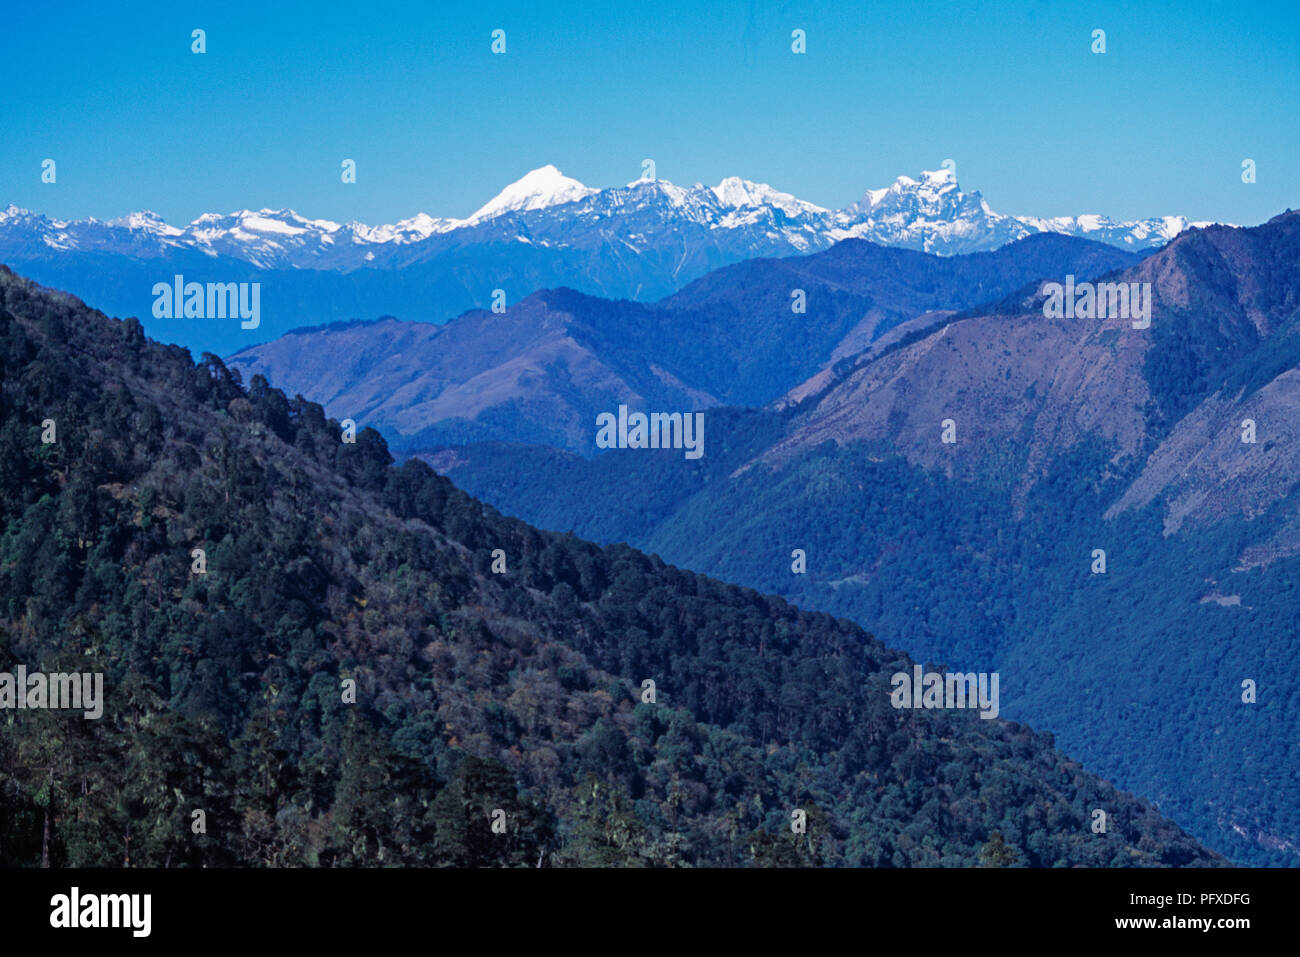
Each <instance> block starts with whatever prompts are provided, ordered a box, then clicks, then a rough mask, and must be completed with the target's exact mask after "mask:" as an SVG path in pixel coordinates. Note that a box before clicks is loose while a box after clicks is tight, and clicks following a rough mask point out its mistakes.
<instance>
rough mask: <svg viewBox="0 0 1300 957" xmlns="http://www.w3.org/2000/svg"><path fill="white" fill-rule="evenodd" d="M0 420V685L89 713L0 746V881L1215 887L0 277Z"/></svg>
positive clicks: (984, 723) (847, 645)
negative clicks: (207, 870)
mask: <svg viewBox="0 0 1300 957" xmlns="http://www.w3.org/2000/svg"><path fill="white" fill-rule="evenodd" d="M47 420H51V421H47ZM0 421H2V423H3V424H2V425H0V491H2V492H3V496H2V497H0V517H2V519H3V533H2V534H0V669H4V670H6V671H13V670H14V669H15V668H16V667H17V666H18V665H24V666H26V667H27V668H28V669H29V670H32V671H35V670H38V669H39V670H45V671H55V670H62V671H88V672H90V671H98V672H103V674H104V679H105V688H106V697H107V700H106V703H105V707H104V713H103V717H102V718H100V719H98V720H88V719H84V718H82V717H81V716H80V715H74V714H69V713H67V712H60V711H33V710H23V711H17V710H9V711H5V712H3V713H0V721H3V731H4V733H3V734H0V863H3V864H7V865H34V864H39V863H42V862H48V863H50V864H54V865H71V866H89V865H105V866H118V865H125V864H128V863H129V864H130V865H132V866H141V865H144V866H164V865H170V866H179V865H191V866H197V865H221V864H243V865H298V864H306V865H408V864H454V865H488V864H492V865H497V864H505V865H521V866H537V865H542V866H561V865H575V864H586V865H673V864H696V865H700V864H712V865H769V864H830V865H835V864H867V865H899V866H902V865H927V864H933V865H974V864H979V863H983V864H995V865H997V864H1008V863H1016V862H1019V863H1025V864H1033V865H1043V866H1055V865H1071V864H1093V865H1131V864H1136V865H1160V864H1165V865H1185V864H1187V865H1198V864H1217V863H1222V859H1221V858H1218V857H1217V856H1216V855H1214V854H1212V853H1209V852H1207V851H1205V850H1204V849H1203V848H1201V847H1200V846H1199V845H1197V844H1196V842H1194V841H1193V840H1191V839H1190V838H1189V837H1187V836H1186V835H1185V834H1183V832H1182V831H1181V830H1180V829H1179V828H1178V827H1177V826H1175V825H1173V824H1172V823H1170V822H1169V821H1168V820H1166V819H1165V818H1163V817H1161V816H1160V815H1159V814H1158V813H1157V812H1156V811H1155V810H1154V809H1153V808H1152V806H1151V805H1150V804H1149V803H1148V802H1146V801H1144V800H1139V799H1135V798H1133V797H1131V796H1129V795H1126V794H1123V793H1120V792H1118V791H1117V790H1115V789H1114V788H1113V787H1111V786H1110V785H1109V784H1107V783H1105V782H1104V781H1102V780H1100V779H1099V778H1097V777H1095V776H1094V775H1092V774H1090V773H1088V772H1086V771H1084V770H1083V769H1082V767H1080V765H1079V764H1078V763H1076V762H1074V761H1072V760H1070V759H1069V758H1067V757H1066V756H1065V755H1063V754H1061V753H1060V752H1058V751H1056V750H1055V749H1054V747H1053V744H1052V739H1051V736H1050V735H1047V734H1042V733H1035V732H1033V731H1031V730H1030V729H1029V728H1027V727H1024V726H1022V725H1018V724H1015V723H1011V722H1007V721H1004V720H984V719H981V718H980V717H979V716H978V714H977V712H975V711H973V710H896V709H894V708H893V707H891V704H890V700H889V688H890V683H889V676H890V675H891V674H892V673H893V672H895V671H899V670H905V669H908V668H910V666H911V662H910V661H909V659H907V658H906V657H905V656H903V655H902V654H900V653H898V652H895V651H891V650H889V649H887V648H886V647H885V646H884V645H883V644H881V643H880V642H879V641H877V640H876V639H874V638H872V637H871V636H869V635H867V634H866V633H864V632H863V631H862V630H861V629H859V628H858V627H856V626H854V625H852V624H850V623H848V622H846V621H842V620H835V619H833V618H831V617H829V616H827V615H825V614H810V613H806V612H801V611H798V610H797V609H795V608H793V607H791V606H790V605H788V604H787V603H786V602H785V601H783V600H782V599H779V598H769V597H765V596H763V595H760V594H758V593H756V592H753V591H750V590H747V589H744V588H739V587H734V586H731V585H725V584H722V583H720V582H718V581H715V580H712V579H709V578H706V577H704V576H701V575H697V574H693V573H690V572H685V571H681V570H678V569H675V568H672V567H669V566H666V565H664V564H663V563H662V562H661V561H659V560H658V559H655V558H650V557H646V556H644V555H642V554H639V553H637V552H635V551H633V550H632V549H630V548H627V547H619V546H615V547H609V548H600V547H598V546H595V545H592V544H588V543H585V542H582V541H579V540H577V539H575V538H572V537H567V536H561V535H555V534H549V533H544V532H539V531H537V530H535V529H533V528H530V527H529V526H527V525H525V524H524V523H522V522H520V521H517V520H512V519H506V518H503V517H501V516H500V515H499V514H498V513H497V512H496V511H494V510H493V509H492V508H490V507H487V506H485V505H482V504H481V503H479V502H477V501H476V500H474V499H472V498H470V497H469V496H468V495H466V494H464V493H463V492H461V491H459V490H458V489H456V488H455V487H454V486H452V485H451V483H450V482H449V481H448V480H446V479H445V478H442V477H440V476H438V475H437V474H435V473H434V472H433V471H432V470H431V469H430V468H429V467H428V466H426V465H424V464H423V463H420V462H415V461H412V462H407V463H405V464H404V465H403V466H401V467H400V468H393V467H392V466H391V456H390V455H389V453H388V450H387V448H386V447H385V444H384V442H383V440H382V439H381V438H380V437H379V436H378V434H377V433H375V432H373V431H371V430H368V429H364V430H362V431H361V432H360V433H359V434H357V435H356V441H355V443H345V442H343V441H341V439H340V436H341V426H340V423H338V422H335V421H331V420H327V419H326V418H325V416H324V414H323V412H322V410H321V409H320V407H319V406H317V405H314V404H312V403H310V402H306V401H303V400H301V399H293V400H290V399H287V398H286V397H285V396H284V395H283V394H282V393H280V392H279V391H277V390H275V389H273V388H270V387H269V386H268V384H267V383H266V382H265V381H264V380H263V379H261V378H254V379H253V380H252V381H251V382H250V383H249V386H248V388H244V387H243V386H242V385H241V383H240V382H239V379H238V377H237V376H236V375H234V374H232V373H231V372H230V371H229V370H227V369H226V367H225V366H224V365H223V364H222V363H221V362H220V361H219V360H218V359H216V358H215V357H211V356H209V357H206V358H205V359H204V361H202V362H201V363H199V364H198V365H197V366H195V364H194V363H193V361H192V360H191V358H190V356H189V354H188V353H187V352H186V351H185V350H182V349H180V348H177V347H169V346H161V345H158V344H157V343H154V342H152V341H150V340H147V339H146V338H145V337H144V336H143V334H142V330H141V327H140V325H139V323H138V322H136V321H134V320H127V321H117V320H112V319H108V318H106V317H104V316H103V315H102V314H99V313H97V312H93V311H91V310H89V309H87V308H86V307H84V306H83V305H82V304H81V303H80V302H79V301H77V300H75V299H73V298H71V297H68V296H64V295H62V294H58V293H52V292H49V291H45V290H42V289H40V288H38V287H35V286H33V285H32V284H30V283H28V282H27V281H25V280H22V279H20V278H18V277H15V276H14V275H13V274H12V273H10V272H9V271H8V270H3V269H0ZM51 427H52V428H53V429H54V435H53V436H50V435H49V429H50V428H51ZM43 435H44V436H49V437H52V438H54V439H55V440H54V441H52V442H48V443H47V442H44V441H43V440H42V439H43ZM198 548H201V549H203V550H204V552H205V558H206V568H205V569H204V570H203V571H202V573H196V572H195V564H194V563H195V557H194V554H193V552H194V549H198ZM497 549H499V550H501V553H503V557H504V561H505V563H506V568H505V570H504V572H502V573H496V572H494V571H493V565H494V561H495V559H494V555H493V552H494V550H497ZM647 680H652V681H654V682H655V688H656V700H655V701H654V702H653V703H650V702H648V701H644V700H642V698H643V692H642V688H643V682H645V681H647ZM348 681H355V703H350V702H348V701H346V700H345V699H346V698H347V695H348V685H347V684H346V682H348ZM796 808H798V809H802V810H804V811H805V812H806V814H807V820H808V827H807V832H806V833H805V834H802V835H796V834H793V833H792V832H791V828H790V821H791V811H792V810H793V809H796ZM1096 809H1102V810H1105V811H1106V813H1107V816H1108V828H1107V830H1106V832H1105V833H1104V834H1099V833H1094V832H1093V831H1092V829H1091V827H1090V824H1091V822H1092V820H1093V812H1094V811H1095V810H1096ZM198 810H201V811H203V812H204V820H205V822H206V823H205V832H204V833H196V832H195V824H194V821H195V814H194V812H195V811H198ZM497 810H501V811H504V814H505V816H504V818H503V820H504V821H505V822H506V828H505V833H500V834H498V833H493V831H492V829H491V822H492V819H493V812H495V811H497Z"/></svg>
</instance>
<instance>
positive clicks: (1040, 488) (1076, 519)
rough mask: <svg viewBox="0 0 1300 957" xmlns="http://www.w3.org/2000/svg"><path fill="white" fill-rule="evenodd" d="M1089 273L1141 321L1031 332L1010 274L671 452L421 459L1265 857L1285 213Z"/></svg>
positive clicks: (1292, 296)
mask: <svg viewBox="0 0 1300 957" xmlns="http://www.w3.org/2000/svg"><path fill="white" fill-rule="evenodd" d="M1012 248H1014V247H1012ZM826 255H829V254H826ZM1064 278H1065V277H1064V275H1058V276H1057V277H1056V278H1055V281H1057V282H1061V281H1063V280H1064ZM1104 280H1105V281H1107V282H1124V283H1139V284H1141V283H1150V290H1151V297H1152V308H1151V316H1150V327H1149V328H1147V329H1137V328H1134V327H1133V322H1132V321H1131V320H1129V319H1121V318H1114V317H1109V318H1087V317H1084V316H1080V315H1077V314H1076V315H1075V316H1074V317H1068V318H1067V317H1062V318H1047V317H1046V316H1045V310H1044V305H1045V298H1046V297H1045V295H1044V291H1043V289H1042V288H1041V287H1042V284H1041V283H1035V284H1033V285H1031V286H1029V287H1027V288H1024V289H1021V290H1018V291H1017V292H1016V293H1015V294H1013V295H1010V296H1008V297H1006V298H1005V299H1003V300H1001V301H1000V302H998V303H996V304H994V305H991V306H985V307H981V308H977V309H972V310H969V311H967V312H964V313H958V314H956V315H939V316H937V317H935V316H932V317H930V319H929V320H927V321H925V322H921V323H916V322H914V323H909V324H905V325H903V326H900V327H898V329H897V331H896V333H895V334H894V335H892V336H890V337H882V338H881V339H880V340H878V341H877V342H876V343H875V344H874V345H873V346H872V347H871V348H869V349H866V350H863V351H861V352H859V353H858V354H856V355H850V356H845V357H843V358H842V359H839V360H837V361H836V362H833V363H831V364H830V365H828V366H827V367H826V368H825V369H823V370H821V371H820V372H819V373H817V374H816V375H815V376H812V377H810V379H809V381H807V382H805V383H803V384H801V385H800V386H799V387H797V388H795V389H792V390H791V391H790V393H789V394H788V395H787V396H786V397H784V398H783V399H781V400H779V401H777V402H774V403H771V404H769V405H768V406H767V407H765V408H763V409H750V410H742V409H723V408H719V409H712V410H710V411H709V412H707V413H706V423H707V434H708V436H709V438H708V442H709V443H710V444H709V445H708V450H707V451H706V454H705V455H704V457H703V458H701V459H700V460H698V461H696V462H688V461H684V460H682V457H681V456H680V455H673V454H671V453H658V452H652V451H641V450H637V451H632V450H628V451H622V452H617V451H615V452H608V453H602V454H599V455H596V456H595V457H594V458H584V457H582V456H579V455H574V454H572V453H570V452H567V451H563V450H557V449H554V448H540V447H526V446H521V445H506V444H500V443H497V444H482V445H474V446H465V445H462V446H459V447H456V448H449V449H443V450H440V451H438V452H436V453H431V454H429V455H428V456H426V457H427V458H428V460H429V461H431V462H433V463H434V464H435V465H436V466H438V467H439V468H440V469H442V470H445V471H446V472H447V474H449V475H450V476H452V477H453V478H454V480H455V481H456V482H457V483H458V484H461V485H463V486H464V487H466V488H467V489H469V490H470V491H471V492H472V493H473V494H476V495H479V496H481V497H483V498H485V499H486V500H488V501H490V502H492V503H493V504H494V505H496V506H497V507H498V508H501V509H503V510H505V511H507V512H509V513H511V514H515V515H519V516H520V517H523V518H525V519H526V520H528V521H531V522H533V523H534V524H537V525H540V526H542V527H547V528H555V529H560V530H570V529H571V530H573V531H574V532H576V533H577V534H580V535H583V536H585V537H588V538H594V539H596V540H600V541H627V542H629V543H631V544H633V545H635V546H636V547H639V548H643V549H646V550H648V551H652V552H654V553H656V554H659V555H662V556H663V557H664V558H665V559H666V560H668V561H672V562H675V563H679V564H681V565H683V566H685V567H689V568H692V569H694V570H696V571H701V572H704V573H708V574H715V575H719V576H721V577H724V578H726V579H728V580H733V581H737V582H742V583H744V584H747V585H750V586H753V587H760V588H764V589H767V590H770V591H775V592H778V593H780V594H783V595H785V596H786V597H789V598H791V599H794V600H798V601H799V602H801V603H803V604H807V605H810V606H813V607H818V608H822V609H826V610H828V611H832V612H835V613H837V614H843V615H847V616H850V617H852V618H854V619H855V620H857V621H858V622H860V623H862V624H863V625H864V626H867V627H869V628H872V629H875V630H877V631H879V632H881V633H887V634H890V635H895V636H897V640H898V641H899V642H900V644H902V645H903V646H904V647H906V648H908V649H909V651H911V652H912V653H913V654H916V655H919V656H921V657H925V656H934V657H936V658H938V659H942V660H950V661H957V662H972V661H987V660H990V658H991V660H993V661H994V662H995V663H996V664H997V667H999V668H1001V669H1002V670H1003V674H1004V680H1008V679H1007V678H1006V677H1005V676H1007V675H1015V676H1016V677H1015V679H1014V687H1015V689H1016V690H1015V691H1014V692H1012V693H1011V694H1010V695H1009V697H1008V702H1009V703H1008V708H1009V709H1010V710H1011V712H1012V713H1014V714H1016V715H1018V716H1021V717H1023V718H1025V719H1026V720H1031V721H1033V722H1035V723H1038V724H1041V725H1043V726H1044V727H1048V728H1051V729H1052V730H1053V731H1054V732H1055V733H1056V734H1057V735H1058V738H1059V740H1060V741H1062V743H1063V744H1064V745H1065V746H1066V747H1067V748H1069V749H1072V750H1074V751H1077V752H1078V753H1079V754H1080V755H1082V756H1083V757H1084V758H1085V759H1086V760H1087V761H1088V762H1089V763H1090V764H1092V765H1095V766H1097V767H1099V768H1101V769H1103V771H1104V773H1106V774H1108V775H1112V776H1114V777H1115V779H1116V780H1118V781H1120V782H1121V783H1122V784H1123V785H1124V786H1126V787H1132V788H1134V789H1136V790H1138V791H1140V792H1141V793H1144V794H1148V795H1150V796H1151V797H1152V798H1153V799H1155V800H1156V801H1157V802H1158V803H1159V805H1160V807H1161V808H1162V810H1164V811H1165V812H1166V813H1169V814H1171V815H1173V816H1174V817H1175V819H1177V820H1179V821H1181V822H1183V823H1184V824H1185V826H1187V827H1188V828H1189V829H1190V830H1192V832H1193V833H1194V834H1196V835H1197V836H1198V837H1199V838H1200V839H1201V840H1204V841H1205V842H1206V843H1208V844H1209V845H1210V846H1213V847H1215V848H1217V849H1219V850H1222V851H1224V852H1225V853H1228V854H1229V855H1230V856H1233V857H1235V858H1236V859H1238V860H1241V861H1249V862H1254V863H1270V864H1277V865H1290V866H1294V865H1297V864H1300V810H1298V809H1297V805H1296V803H1295V801H1294V800H1292V799H1291V797H1290V796H1289V795H1290V784H1289V782H1293V781H1295V780H1297V778H1298V777H1300V749H1297V743H1296V742H1297V739H1296V736H1295V728H1294V715H1295V709H1296V707H1297V703H1298V702H1300V679H1298V678H1297V674H1296V670H1295V662H1296V660H1297V659H1298V658H1300V632H1298V631H1297V626H1296V622H1297V620H1300V616H1298V614H1297V612H1298V611H1300V588H1298V586H1297V582H1300V485H1298V484H1297V476H1300V425H1298V424H1297V423H1300V213H1288V214H1285V215H1282V216H1278V217H1276V218H1275V219H1273V220H1272V221H1270V222H1269V223H1267V224H1265V225H1263V226H1259V227H1256V228H1252V229H1233V228H1227V227H1212V228H1209V229H1204V230H1196V231H1193V232H1191V233H1188V234H1187V235H1184V236H1180V237H1178V238H1177V239H1176V240H1174V241H1173V242H1172V243H1170V244H1169V245H1168V246H1167V247H1165V248H1164V249H1162V250H1160V251H1158V252H1155V253H1153V254H1151V255H1150V256H1148V257H1147V258H1145V259H1143V260H1142V261H1141V262H1139V263H1137V264H1135V265H1132V266H1130V267H1128V268H1126V269H1124V270H1121V271H1118V272H1115V273H1111V274H1109V275H1107V276H1106V277H1104ZM1100 281H1101V280H1099V282H1100ZM945 422H950V423H951V425H952V428H953V430H954V431H953V433H952V436H953V438H954V439H955V441H953V442H952V443H946V442H944V441H943V433H944V428H945ZM796 548H797V549H802V550H804V552H805V553H806V561H807V571H806V573H804V574H794V573H792V569H791V553H792V550H794V549H796ZM1103 553H1104V554H1103ZM1265 689H1267V690H1265ZM1248 695H1249V696H1252V700H1250V701H1247V700H1244V697H1245V696H1248ZM1255 695H1257V697H1254V696H1255ZM1284 782H1286V783H1284Z"/></svg>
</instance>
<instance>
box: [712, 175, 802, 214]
mask: <svg viewBox="0 0 1300 957" xmlns="http://www.w3.org/2000/svg"><path fill="white" fill-rule="evenodd" d="M713 195H715V196H717V197H718V202H719V203H721V204H722V205H723V206H732V207H736V208H741V207H747V206H772V207H775V208H776V209H779V210H781V211H782V212H783V213H785V214H786V215H787V216H798V215H799V214H801V213H825V212H826V210H824V209H822V208H821V207H820V206H814V205H813V204H812V203H805V202H804V201H803V200H801V199H797V198H795V197H794V196H792V195H790V194H789V193H782V192H780V191H779V190H775V189H773V188H772V187H771V186H768V185H767V184H766V183H752V182H750V181H749V180H747V179H741V178H740V177H739V176H728V177H727V178H726V179H724V180H723V181H722V182H721V183H719V184H718V185H717V186H715V187H713Z"/></svg>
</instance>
